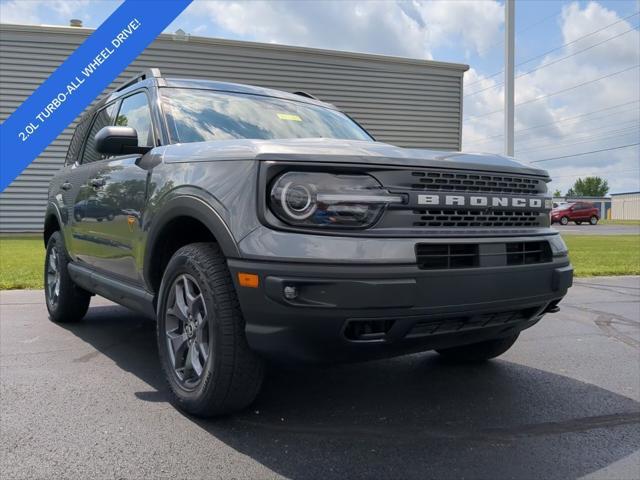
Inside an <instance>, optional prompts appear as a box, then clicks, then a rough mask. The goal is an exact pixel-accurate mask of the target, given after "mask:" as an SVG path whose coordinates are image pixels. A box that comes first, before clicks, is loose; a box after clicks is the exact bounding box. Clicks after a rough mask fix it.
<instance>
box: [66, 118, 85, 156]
mask: <svg viewBox="0 0 640 480" xmlns="http://www.w3.org/2000/svg"><path fill="white" fill-rule="evenodd" d="M89 121H90V119H87V118H85V119H84V120H82V121H81V122H79V123H78V125H76V129H75V131H74V132H73V137H71V142H69V149H68V150H67V157H66V158H65V161H64V163H65V165H72V164H74V163H75V162H76V161H78V160H80V150H81V149H82V142H83V140H84V137H85V135H86V134H87V128H89Z"/></svg>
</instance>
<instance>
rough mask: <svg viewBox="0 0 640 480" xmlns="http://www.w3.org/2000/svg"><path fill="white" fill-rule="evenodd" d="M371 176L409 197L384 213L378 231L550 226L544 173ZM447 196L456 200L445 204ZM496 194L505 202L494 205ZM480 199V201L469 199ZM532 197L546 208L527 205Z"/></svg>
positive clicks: (396, 172)
mask: <svg viewBox="0 0 640 480" xmlns="http://www.w3.org/2000/svg"><path fill="white" fill-rule="evenodd" d="M371 174H372V175H373V176H375V177H376V179H377V180H378V181H379V182H380V184H381V185H382V186H383V187H384V188H385V189H386V190H387V191H389V192H392V193H397V194H406V198H407V199H408V202H407V204H405V205H402V206H394V207H392V208H388V209H387V210H386V211H385V212H384V214H383V215H382V216H381V218H380V220H379V222H378V223H377V224H376V226H375V229H376V230H378V231H380V232H382V231H384V230H389V231H394V232H399V231H401V230H402V229H406V230H419V229H425V231H427V232H432V233H433V234H434V235H444V234H446V233H447V232H448V231H450V230H451V229H467V232H468V233H469V234H471V233H474V232H473V230H474V229H475V230H476V231H483V232H488V231H494V230H495V231H500V230H503V229H504V230H503V231H505V230H506V229H509V230H510V232H509V233H510V234H515V233H518V231H521V232H525V231H527V230H531V229H533V228H546V227H549V223H550V219H549V214H548V212H549V209H548V207H547V204H548V203H547V202H548V198H547V196H546V194H547V184H546V181H547V180H548V179H547V178H545V177H541V176H534V175H526V174H522V175H519V174H509V173H507V174H502V173H497V172H479V171H469V170H461V169H455V170H454V169H445V168H428V167H427V168H424V169H393V170H391V169H386V170H376V171H373V172H371ZM420 196H431V197H436V198H437V199H438V200H437V201H436V202H435V203H433V204H431V205H429V204H427V203H426V202H422V203H421V202H420V201H419V198H420ZM448 196H452V197H453V196H457V199H455V200H451V201H450V202H451V203H448V202H449V200H448V198H449V197H448ZM490 197H491V198H490ZM496 197H498V199H499V200H500V201H501V202H505V203H492V199H493V200H495V199H496ZM460 198H462V199H463V201H462V202H460V200H459V199H460ZM483 198H484V199H485V200H484V201H485V203H484V204H483V205H482V204H478V203H473V201H476V202H477V200H478V199H480V200H482V199H483ZM514 198H519V199H520V200H521V201H522V200H523V199H524V202H523V204H522V206H520V205H518V206H516V205H515V204H514V203H512V202H511V201H510V199H514ZM533 199H537V200H538V201H539V202H542V203H541V204H542V205H544V206H545V207H544V208H533V207H530V208H529V207H526V206H525V205H529V201H530V200H533ZM454 201H455V202H456V203H453V202H454ZM480 205H482V206H480Z"/></svg>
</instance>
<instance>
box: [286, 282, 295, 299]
mask: <svg viewBox="0 0 640 480" xmlns="http://www.w3.org/2000/svg"><path fill="white" fill-rule="evenodd" d="M283 294H284V298H286V299H287V300H295V299H296V298H297V297H298V288H297V287H294V286H293V285H287V286H286V287H284V290H283Z"/></svg>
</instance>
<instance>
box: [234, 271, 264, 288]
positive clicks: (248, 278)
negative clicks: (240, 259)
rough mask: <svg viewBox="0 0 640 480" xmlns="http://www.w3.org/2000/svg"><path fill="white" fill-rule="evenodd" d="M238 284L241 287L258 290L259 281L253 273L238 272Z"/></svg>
mask: <svg viewBox="0 0 640 480" xmlns="http://www.w3.org/2000/svg"><path fill="white" fill-rule="evenodd" d="M238 283H239V284H240V286H241V287H248V288H258V284H259V283H260V280H259V277H258V275H256V274H255V273H241V272H238Z"/></svg>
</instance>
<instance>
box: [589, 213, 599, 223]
mask: <svg viewBox="0 0 640 480" xmlns="http://www.w3.org/2000/svg"><path fill="white" fill-rule="evenodd" d="M589 223H590V224H591V225H597V224H598V217H596V216H595V215H592V216H591V218H590V219H589Z"/></svg>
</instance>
